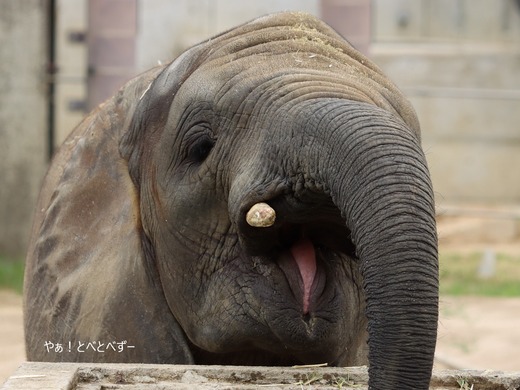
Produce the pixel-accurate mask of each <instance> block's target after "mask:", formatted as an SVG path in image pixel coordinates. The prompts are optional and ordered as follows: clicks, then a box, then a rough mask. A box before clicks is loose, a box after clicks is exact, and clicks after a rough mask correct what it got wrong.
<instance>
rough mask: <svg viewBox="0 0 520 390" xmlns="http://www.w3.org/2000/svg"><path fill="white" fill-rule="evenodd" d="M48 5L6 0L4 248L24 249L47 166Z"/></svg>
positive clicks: (0, 127)
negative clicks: (46, 39) (46, 69)
mask: <svg viewBox="0 0 520 390" xmlns="http://www.w3.org/2000/svg"><path fill="white" fill-rule="evenodd" d="M45 8H46V2H45V1H41V0H0V156H1V158H0V254H7V255H13V256H17V255H23V251H24V248H25V245H26V241H27V236H28V232H29V229H30V223H31V218H32V217H31V216H32V213H33V211H34V205H35V202H36V197H37V194H38V191H39V186H40V182H41V178H42V176H43V173H44V171H45V168H46V153H47V103H46V97H45V95H46V82H45V81H46V73H45V65H46V63H45V58H46V57H45V53H46V49H45V48H46V44H45V34H46V28H45V18H44V16H45V12H46V9H45Z"/></svg>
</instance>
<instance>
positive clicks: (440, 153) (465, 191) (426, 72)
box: [371, 0, 520, 204]
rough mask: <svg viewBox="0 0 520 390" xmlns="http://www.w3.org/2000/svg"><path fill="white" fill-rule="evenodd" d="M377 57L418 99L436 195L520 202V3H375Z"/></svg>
mask: <svg viewBox="0 0 520 390" xmlns="http://www.w3.org/2000/svg"><path fill="white" fill-rule="evenodd" d="M373 17H374V20H375V31H374V42H373V45H372V47H371V53H372V57H373V59H374V60H375V62H376V63H378V64H379V65H380V66H381V67H382V68H383V70H384V71H385V73H387V75H388V76H389V77H390V78H392V79H393V80H394V81H395V82H396V83H397V85H399V87H400V88H401V89H402V90H403V92H404V93H405V94H406V95H407V96H408V97H409V98H410V99H411V101H412V103H413V104H414V106H415V108H416V110H417V113H418V115H419V119H420V121H421V126H422V130H423V146H424V148H425V150H426V153H427V158H428V161H429V164H430V168H431V172H432V178H433V183H434V187H435V190H436V192H437V202H438V203H440V204H442V203H453V202H468V201H469V202H475V203H518V202H520V174H519V173H518V169H519V168H520V126H519V125H518V124H519V123H520V110H519V108H520V6H519V5H518V4H517V2H516V1H514V0H471V1H469V0H443V1H441V0H376V1H374V14H373Z"/></svg>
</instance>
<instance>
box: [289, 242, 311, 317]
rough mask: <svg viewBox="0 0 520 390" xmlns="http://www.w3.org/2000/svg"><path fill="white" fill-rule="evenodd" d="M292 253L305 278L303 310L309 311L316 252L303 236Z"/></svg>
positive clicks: (292, 248) (294, 246) (293, 247)
mask: <svg viewBox="0 0 520 390" xmlns="http://www.w3.org/2000/svg"><path fill="white" fill-rule="evenodd" d="M291 254H292V256H293V258H294V260H295V261H296V264H297V265H298V269H299V270H300V274H301V276H302V280H303V312H304V314H307V313H308V312H309V301H310V298H311V286H312V282H313V281H314V277H315V276H316V252H315V251H314V245H313V244H312V242H311V241H310V240H309V239H307V238H302V239H301V240H299V241H298V242H296V243H295V244H294V245H293V246H292V247H291Z"/></svg>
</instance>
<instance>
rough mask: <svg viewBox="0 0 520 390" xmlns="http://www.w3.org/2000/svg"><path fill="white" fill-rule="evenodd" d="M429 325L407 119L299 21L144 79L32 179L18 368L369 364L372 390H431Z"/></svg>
mask: <svg viewBox="0 0 520 390" xmlns="http://www.w3.org/2000/svg"><path fill="white" fill-rule="evenodd" d="M437 321H438V254H437V236H436V222H435V204H434V192H433V189H432V184H431V179H430V175H429V170H428V166H427V162H426V158H425V155H424V152H423V150H422V147H421V136H420V126H419V122H418V119H417V115H416V113H415V111H414V109H413V107H412V106H411V104H410V102H409V101H408V100H407V99H406V98H405V97H404V96H403V94H402V93H401V92H400V91H399V89H398V88H397V87H396V86H395V85H394V84H393V83H392V82H391V81H390V80H388V78H387V77H386V76H384V75H383V73H382V71H381V70H380V69H379V68H378V67H377V66H376V65H375V64H373V63H372V62H371V61H370V60H369V59H368V58H367V57H365V56H364V55H362V54H360V53H359V52H358V51H356V50H355V49H354V48H353V47H352V46H351V45H350V44H349V43H348V42H347V41H346V40H345V39H343V38H342V37H341V36H340V35H339V34H338V33H336V32H335V31H334V30H333V29H332V28H330V27H329V26H327V25H326V24H325V23H324V22H322V21H321V20H320V19H318V18H316V17H314V16H311V15H309V14H306V13H299V12H284V13H277V14H271V15H267V16H263V17H260V18H258V19H255V20H253V21H250V22H248V23H245V24H242V25H240V26H238V27H236V28H233V29H231V30H228V31H226V32H223V33H221V34H220V35H217V36H215V37H213V38H211V39H209V40H207V41H204V42H202V43H200V44H198V45H195V46H193V47H191V48H189V49H188V50H186V51H185V52H184V53H183V54H181V55H180V56H179V57H177V58H176V59H175V60H173V61H172V62H171V63H169V64H166V65H160V66H157V67H154V68H152V69H150V70H148V71H146V72H145V73H143V74H141V75H139V76H137V77H136V78H134V79H133V80H131V81H129V82H128V83H127V84H126V85H125V86H123V87H122V88H121V89H120V90H119V91H118V92H117V93H116V94H115V96H113V97H112V98H111V99H109V100H107V101H106V102H105V103H103V104H101V105H100V106H99V107H97V108H96V109H95V110H94V111H93V112H91V113H90V114H89V115H88V116H86V117H85V119H84V120H83V121H82V122H81V123H80V124H79V125H78V127H76V129H75V130H74V131H73V132H72V133H71V135H70V136H69V137H68V138H67V139H66V141H65V142H64V143H63V145H62V146H61V147H60V149H59V150H58V151H57V153H56V155H55V156H54V158H53V161H52V163H51V165H50V168H49V170H48V173H47V175H46V177H45V179H44V183H43V186H42V190H41V193H40V197H39V200H38V204H37V207H36V214H35V218H34V224H33V228H32V232H31V239H30V243H29V248H28V255H27V259H26V273H25V286H24V327H25V340H26V353H27V358H28V360H30V361H76V362H122V363H126V362H139V363H164V364H202V365H207V364H226V365H280V366H291V365H298V364H316V363H327V364H329V365H332V366H352V365H368V373H369V386H370V388H371V389H408V388H409V389H426V388H428V384H429V381H430V378H431V372H432V366H433V357H434V351H435V344H436V334H437Z"/></svg>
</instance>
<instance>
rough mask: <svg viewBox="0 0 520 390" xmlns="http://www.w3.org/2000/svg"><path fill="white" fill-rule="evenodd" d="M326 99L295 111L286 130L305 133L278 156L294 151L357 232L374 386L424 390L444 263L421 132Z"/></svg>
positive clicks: (296, 165) (294, 161)
mask: <svg viewBox="0 0 520 390" xmlns="http://www.w3.org/2000/svg"><path fill="white" fill-rule="evenodd" d="M322 103H323V104H320V103H319V104H317V103H316V100H314V101H308V102H307V103H303V104H301V105H299V107H300V108H299V109H298V112H296V114H295V113H294V112H293V113H291V118H292V120H291V119H290V118H287V121H286V125H287V126H286V128H285V129H290V128H291V127H293V128H294V129H295V131H286V133H287V134H298V135H297V136H296V137H300V135H299V134H302V137H303V138H302V139H299V138H298V139H295V138H291V139H289V138H288V137H287V140H285V141H282V142H279V143H276V148H280V149H278V150H277V151H274V153H282V152H281V150H283V153H284V155H285V156H291V157H289V160H290V161H289V162H288V163H287V165H288V166H291V167H292V169H293V170H297V171H298V172H297V173H296V175H300V176H301V175H302V174H303V176H305V177H306V178H307V179H306V180H308V182H312V186H314V189H316V188H318V186H319V189H320V191H323V192H325V193H326V194H327V195H328V196H330V198H332V201H333V203H334V204H335V206H336V207H337V208H338V209H339V211H340V212H341V215H342V217H343V219H344V221H345V224H346V227H347V228H348V231H350V232H351V237H350V240H352V243H353V244H354V245H355V251H356V255H357V257H358V258H359V259H360V264H361V272H362V275H363V288H364V292H365V296H366V316H367V319H368V334H369V341H368V343H369V365H370V367H369V375H370V388H371V389H407V388H410V389H423V388H424V389H426V388H428V384H429V380H430V376H431V370H432V365H433V356H434V350H435V343H436V334H437V320H438V262H437V237H436V229H435V219H434V200H433V191H432V187H431V182H430V178H429V173H428V168H427V165H426V161H425V157H424V155H423V152H422V150H421V147H420V140H419V136H418V135H417V134H416V133H414V132H413V131H412V130H410V129H409V128H408V127H407V126H406V125H405V123H404V122H402V121H401V120H400V119H399V118H396V117H395V115H392V114H390V113H388V112H386V111H384V110H382V109H379V108H377V107H375V106H373V105H368V104H365V103H354V102H345V101H344V100H339V99H337V100H326V101H323V102H322ZM295 117H296V118H298V119H296V120H294V118H295ZM296 126H297V127H298V129H296V128H295V127H296ZM278 130H279V129H278ZM293 137H294V136H293ZM270 145H273V143H272V142H271V143H270ZM295 149H297V150H295ZM271 152H273V151H271ZM266 153H267V152H266ZM293 174H294V172H293ZM243 177H244V176H243ZM242 188H243V187H242ZM264 199H266V198H264ZM345 240H347V238H345Z"/></svg>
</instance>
